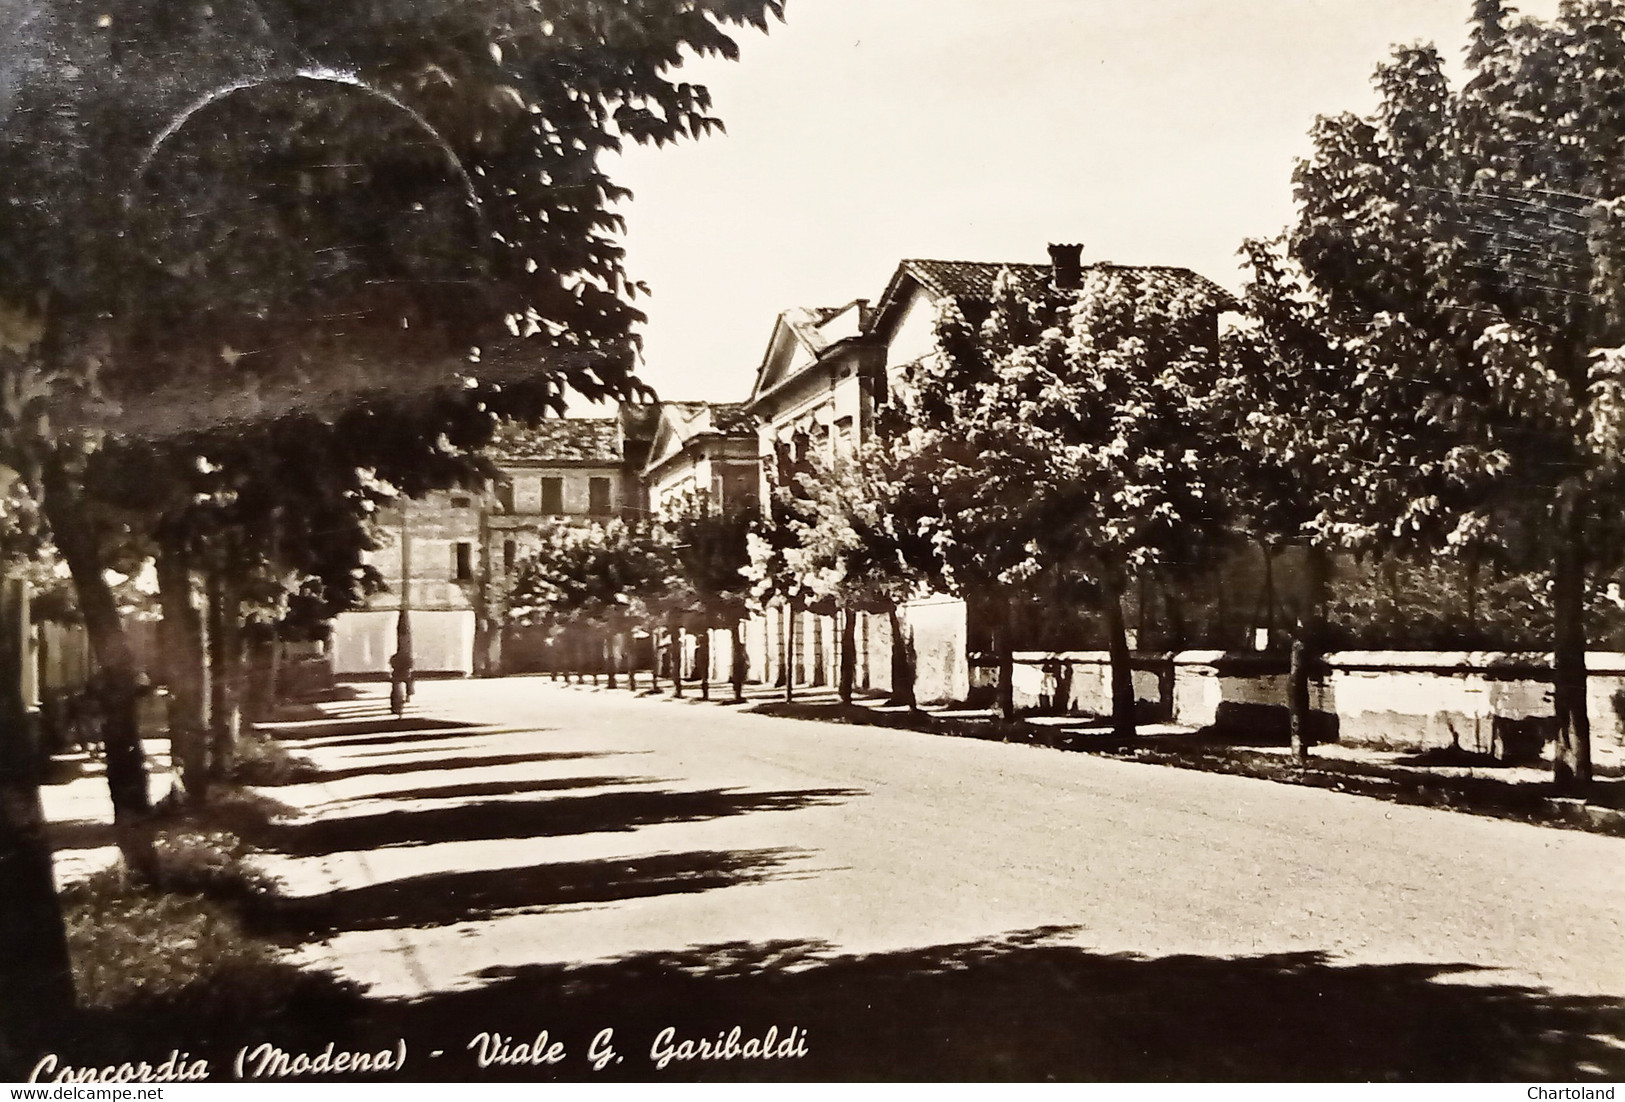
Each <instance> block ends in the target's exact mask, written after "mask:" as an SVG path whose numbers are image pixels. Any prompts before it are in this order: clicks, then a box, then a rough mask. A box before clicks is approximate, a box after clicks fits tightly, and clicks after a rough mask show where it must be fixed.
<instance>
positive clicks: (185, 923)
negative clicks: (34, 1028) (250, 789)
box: [61, 789, 364, 1067]
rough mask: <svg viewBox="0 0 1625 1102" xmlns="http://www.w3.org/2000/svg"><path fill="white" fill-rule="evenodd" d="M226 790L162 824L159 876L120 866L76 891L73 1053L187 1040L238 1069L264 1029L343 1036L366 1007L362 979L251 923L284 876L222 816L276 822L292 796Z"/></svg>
mask: <svg viewBox="0 0 1625 1102" xmlns="http://www.w3.org/2000/svg"><path fill="white" fill-rule="evenodd" d="M216 800H217V802H215V803H212V804H211V805H210V807H208V808H206V809H203V810H201V811H197V812H189V813H186V814H184V815H176V816H174V817H171V818H169V819H167V820H165V821H164V822H162V823H161V825H160V826H159V834H158V837H157V838H156V839H155V848H156V850H157V853H158V872H159V875H158V882H157V884H156V885H145V884H141V883H138V882H136V881H135V880H133V879H132V878H131V877H130V876H129V875H128V874H127V873H126V872H125V871H124V870H123V869H122V868H113V869H108V870H105V871H103V872H100V873H97V874H95V875H93V876H91V877H90V878H88V879H86V880H83V881H80V882H78V883H75V884H72V885H69V886H68V887H67V888H66V889H64V890H63V892H62V894H61V898H62V906H63V913H64V919H65V920H66V925H67V934H68V948H69V952H70V953H71V955H72V959H73V972H74V984H75V988H76V989H77V992H78V999H79V1012H78V1014H77V1016H76V1019H75V1021H73V1022H72V1023H69V1025H68V1028H67V1029H66V1030H65V1036H64V1039H63V1046H62V1050H61V1051H63V1052H64V1053H65V1054H69V1053H71V1054H75V1059H76V1060H77V1061H79V1062H83V1063H89V1064H96V1065H106V1064H108V1063H116V1062H121V1061H123V1060H126V1059H147V1060H150V1059H152V1058H153V1054H154V1053H156V1054H158V1056H159V1057H161V1056H162V1055H163V1054H165V1053H167V1052H168V1051H169V1050H170V1049H172V1048H177V1047H179V1048H183V1049H186V1050H187V1051H189V1052H190V1053H192V1054H193V1055H194V1056H206V1057H208V1058H210V1059H211V1061H212V1062H214V1064H215V1066H216V1067H224V1062H225V1060H226V1059H228V1058H229V1055H230V1054H231V1053H232V1052H234V1051H235V1050H236V1048H237V1047H238V1046H240V1045H242V1044H244V1043H247V1042H250V1041H253V1042H256V1043H257V1042H258V1041H259V1040H267V1039H268V1040H273V1041H274V1042H276V1043H279V1044H284V1045H292V1046H304V1047H310V1046H312V1045H314V1046H315V1047H320V1044H325V1043H326V1042H327V1041H328V1040H333V1039H342V1038H343V1037H344V1036H345V1035H346V1034H347V1032H348V1030H349V1029H350V1028H351V1023H352V1022H353V1020H354V1019H355V1018H356V1016H357V1015H358V1013H359V1012H360V1008H361V1007H362V1005H363V998H362V994H363V990H364V989H363V988H362V987H361V986H360V985H357V984H353V983H350V982H348V981H343V980H339V979H337V978H336V977H334V976H332V975H330V974H328V973H326V972H320V971H313V970H307V969H303V968H300V967H299V966H298V965H296V964H294V963H292V962H291V961H290V960H288V959H287V957H286V954H285V952H284V951H283V950H282V949H281V948H280V947H279V946H278V945H277V944H276V943H275V942H273V941H271V940H269V939H267V938H265V937H262V936H259V935H258V934H256V933H254V932H253V931H252V930H251V929H249V922H250V921H251V916H252V915H254V914H257V913H260V912H261V911H263V910H264V909H265V908H267V907H269V906H272V902H271V901H272V900H273V899H274V898H275V891H276V884H275V881H274V880H273V879H272V878H271V877H268V876H266V875H265V874H264V873H263V872H261V871H260V870H258V869H256V868H255V867H254V866H253V864H252V863H251V861H250V860H249V856H250V853H251V850H250V847H249V846H248V845H246V844H245V843H244V842H243V841H242V839H241V838H240V837H239V836H238V835H237V834H236V833H234V832H233V831H231V830H226V829H221V828H220V827H219V825H218V823H215V822H211V821H209V820H210V819H211V818H212V817H213V816H216V815H218V816H220V817H222V818H224V819H228V820H232V821H235V822H240V823H243V824H247V823H248V822H250V821H252V819H253V818H254V817H255V816H259V817H261V819H262V821H263V819H264V818H265V817H266V816H267V815H268V814H269V813H272V812H274V811H275V810H278V809H280V805H277V804H276V803H275V802H274V801H268V800H265V799H264V798H263V797H257V796H255V795H254V794H253V793H245V792H241V791H240V790H231V789H222V790H217V792H216ZM318 1042H319V1043H318Z"/></svg>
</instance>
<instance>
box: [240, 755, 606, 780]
mask: <svg viewBox="0 0 1625 1102" xmlns="http://www.w3.org/2000/svg"><path fill="white" fill-rule="evenodd" d="M624 756H625V755H624V754H617V753H613V752H609V753H606V752H600V751H587V750H573V751H554V752H551V753H549V752H539V753H534V754H485V755H477V754H476V755H460V756H457V757H449V758H417V759H409V760H403V761H387V762H376V763H373V764H368V765H356V766H351V767H348V768H345V769H323V770H322V771H321V772H320V773H318V774H317V775H316V777H315V778H314V780H316V781H320V782H323V783H326V782H331V781H347V780H350V779H352V778H354V777H379V776H392V775H396V774H401V773H435V772H445V771H449V770H456V769H494V768H497V767H499V766H507V765H529V764H531V763H533V762H553V761H585V760H589V759H592V758H609V757H624ZM297 783H301V784H308V783H310V782H309V781H300V782H297ZM260 787H265V786H263V785H262V786H260Z"/></svg>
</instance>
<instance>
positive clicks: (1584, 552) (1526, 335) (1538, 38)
mask: <svg viewBox="0 0 1625 1102" xmlns="http://www.w3.org/2000/svg"><path fill="white" fill-rule="evenodd" d="M1622 59H1625V7H1622V5H1620V4H1619V3H1617V2H1615V0H1583V2H1573V3H1566V4H1564V5H1562V6H1561V7H1560V8H1559V10H1558V13H1557V16H1556V18H1555V19H1554V20H1551V21H1549V22H1541V21H1537V20H1533V19H1521V20H1518V21H1516V22H1512V21H1511V20H1510V18H1509V12H1508V11H1507V9H1506V8H1505V6H1504V5H1503V4H1501V3H1498V2H1495V0H1481V2H1479V3H1477V4H1476V5H1475V8H1474V12H1473V17H1472V41H1471V46H1470V48H1469V51H1468V56H1467V68H1468V73H1467V80H1466V81H1465V83H1464V84H1463V85H1462V86H1461V87H1460V88H1459V89H1456V88H1452V87H1451V85H1450V82H1449V80H1448V78H1447V77H1446V75H1445V72H1444V66H1443V61H1442V59H1441V58H1440V57H1439V55H1438V53H1437V51H1436V50H1434V49H1433V48H1431V47H1426V46H1414V47H1405V48H1401V49H1397V50H1396V51H1395V52H1394V54H1393V57H1392V59H1391V60H1390V61H1389V62H1387V63H1386V64H1384V65H1383V66H1381V67H1380V68H1379V69H1378V71H1377V77H1376V83H1377V87H1378V90H1379V92H1380V94H1381V105H1380V106H1379V108H1378V110H1377V112H1376V113H1375V115H1373V116H1372V117H1370V118H1357V117H1355V116H1351V115H1340V116H1335V117H1330V118H1322V119H1320V120H1319V121H1318V122H1317V124H1316V127H1315V130H1314V133H1313V138H1314V152H1313V154H1312V155H1311V156H1310V157H1309V158H1308V159H1307V160H1306V161H1304V162H1303V163H1302V164H1300V165H1299V167H1298V170H1297V173H1296V185H1297V201H1298V207H1299V216H1298V220H1297V224H1296V226H1295V227H1294V229H1293V231H1292V234H1291V252H1292V255H1293V257H1294V259H1295V260H1296V261H1297V262H1298V263H1300V264H1301V265H1302V267H1303V269H1304V271H1305V272H1306V273H1307V274H1308V277H1309V280H1310V281H1311V284H1312V286H1313V289H1314V291H1315V293H1316V294H1317V295H1318V296H1320V297H1321V299H1322V300H1323V301H1324V303H1325V312H1326V316H1327V319H1328V323H1329V326H1330V336H1331V337H1332V338H1333V339H1334V340H1336V341H1338V342H1340V344H1341V345H1342V347H1343V348H1345V349H1346V350H1347V352H1348V354H1349V356H1350V358H1351V360H1352V361H1353V362H1354V363H1355V364H1357V366H1358V369H1359V372H1358V374H1357V375H1356V379H1357V381H1358V384H1359V387H1360V394H1359V399H1358V402H1357V403H1356V409H1355V415H1356V417H1357V420H1356V421H1355V422H1354V428H1355V429H1356V430H1357V431H1358V433H1359V434H1360V436H1361V439H1362V441H1363V442H1365V445H1366V446H1365V453H1366V454H1365V462H1364V463H1363V464H1362V466H1361V467H1360V468H1358V469H1357V470H1356V471H1354V472H1353V474H1354V477H1353V478H1352V479H1351V480H1350V482H1349V483H1348V484H1347V492H1348V498H1349V500H1348V502H1347V503H1346V504H1347V508H1346V510H1344V511H1343V512H1342V515H1341V516H1340V517H1339V522H1340V523H1341V524H1342V525H1344V531H1345V535H1346V539H1347V540H1348V541H1349V542H1353V543H1359V542H1364V541H1370V540H1379V539H1392V538H1396V537H1398V538H1403V539H1405V540H1408V541H1411V542H1412V543H1413V544H1415V545H1419V546H1428V547H1447V546H1452V545H1464V546H1470V545H1472V544H1475V543H1478V542H1482V541H1483V540H1484V539H1485V538H1490V539H1494V538H1496V537H1497V536H1498V534H1500V533H1502V532H1505V531H1507V530H1515V531H1517V532H1519V533H1521V534H1524V535H1527V536H1528V537H1530V539H1529V543H1528V550H1529V551H1530V553H1531V554H1533V555H1535V556H1538V558H1539V559H1540V560H1543V561H1544V564H1545V570H1546V572H1547V575H1548V577H1549V578H1550V581H1551V585H1552V594H1553V603H1554V615H1555V628H1554V632H1553V640H1552V650H1553V672H1552V682H1553V697H1554V702H1555V705H1556V711H1557V719H1558V736H1557V743H1556V751H1555V761H1554V776H1555V779H1556V781H1557V783H1558V784H1559V785H1561V786H1582V785H1584V784H1585V783H1587V782H1588V781H1589V779H1590V776H1591V750H1590V724H1589V718H1588V716H1587V712H1586V659H1585V654H1586V634H1587V629H1586V624H1585V607H1586V603H1587V592H1588V589H1589V588H1590V587H1591V584H1592V583H1591V579H1592V578H1593V577H1594V576H1595V572H1596V571H1598V570H1602V569H1607V568H1611V567H1612V566H1613V565H1615V564H1616V563H1617V561H1618V539H1617V522H1616V520H1615V518H1616V517H1617V515H1618V513H1619V503H1620V491H1621V488H1622V487H1621V482H1620V478H1619V473H1620V470H1619V461H1618V456H1619V454H1620V450H1621V441H1622V437H1621V431H1622V422H1621V419H1620V417H1619V414H1618V409H1619V396H1620V395H1621V394H1622V393H1625V375H1622V374H1621V371H1622V369H1625V356H1622V355H1621V353H1620V352H1619V349H1620V348H1621V346H1622V345H1625V310H1622V309H1621V308H1620V304H1621V303H1625V282H1622V280H1621V278H1620V275H1621V262H1622V257H1625V233H1622V225H1621V221H1620V217H1619V213H1618V212H1619V206H1618V200H1619V198H1620V197H1621V196H1622V195H1625V165H1622V164H1621V162H1620V159H1619V157H1618V155H1617V151H1618V149H1619V146H1620V142H1621V139H1622V137H1625V112H1622V111H1621V110H1620V109H1619V106H1618V104H1619V87H1620V79H1621V78H1620V76H1619V74H1620V72H1621V61H1622Z"/></svg>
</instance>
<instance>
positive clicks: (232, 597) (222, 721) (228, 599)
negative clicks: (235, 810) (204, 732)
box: [206, 566, 243, 781]
mask: <svg viewBox="0 0 1625 1102" xmlns="http://www.w3.org/2000/svg"><path fill="white" fill-rule="evenodd" d="M206 584H207V589H208V597H209V613H210V615H209V659H210V662H209V673H210V678H209V695H210V708H209V768H210V770H211V771H212V772H213V774H214V776H215V779H216V780H222V781H225V780H230V779H231V774H232V770H233V768H234V766H235V764H236V758H237V736H238V734H239V733H240V732H241V730H242V721H243V710H242V698H243V685H242V681H243V630H242V616H243V608H242V597H241V595H240V594H239V592H238V589H237V579H236V578H235V577H233V576H232V569H231V567H229V566H228V567H225V568H223V569H219V570H215V571H211V572H210V575H209V579H208V582H207V583H206Z"/></svg>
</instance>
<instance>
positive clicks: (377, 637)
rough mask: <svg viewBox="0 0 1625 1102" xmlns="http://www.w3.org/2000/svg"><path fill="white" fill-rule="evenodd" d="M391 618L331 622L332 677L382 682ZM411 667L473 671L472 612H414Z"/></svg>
mask: <svg viewBox="0 0 1625 1102" xmlns="http://www.w3.org/2000/svg"><path fill="white" fill-rule="evenodd" d="M397 615H398V614H397V613H395V612H385V611H366V612H345V613H342V614H340V615H339V616H336V617H334V619H333V652H332V653H333V672H334V673H335V674H337V675H338V676H340V677H343V676H346V675H350V676H354V675H357V674H360V675H363V676H375V677H388V676H389V659H390V656H391V655H393V654H394V653H395V622H396V619H397ZM411 618H412V664H413V668H414V669H415V670H416V671H417V672H418V673H451V674H462V675H464V676H467V675H469V674H472V673H473V672H474V613H472V612H467V611H464V612H452V611H442V612H433V611H428V610H414V611H413V612H412V613H411Z"/></svg>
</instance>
